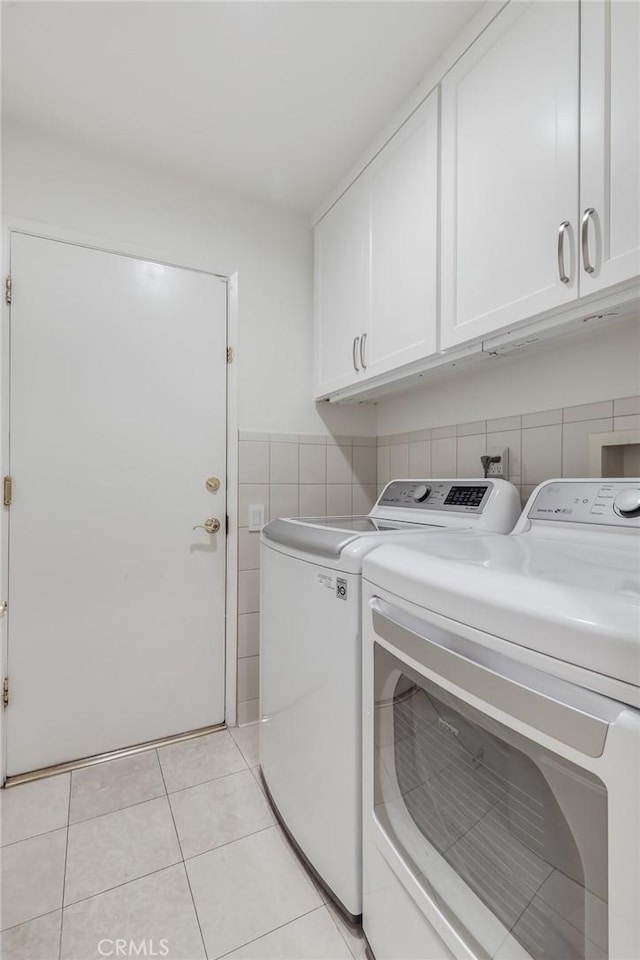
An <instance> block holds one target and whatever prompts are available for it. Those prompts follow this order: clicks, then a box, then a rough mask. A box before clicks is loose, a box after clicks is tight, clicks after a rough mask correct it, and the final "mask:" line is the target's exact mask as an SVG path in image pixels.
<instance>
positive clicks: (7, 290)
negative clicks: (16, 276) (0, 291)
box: [4, 276, 11, 303]
mask: <svg viewBox="0 0 640 960" xmlns="http://www.w3.org/2000/svg"><path fill="white" fill-rule="evenodd" d="M4 302H5V303H11V277H10V276H6V277H5V278H4Z"/></svg>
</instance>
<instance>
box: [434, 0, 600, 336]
mask: <svg viewBox="0 0 640 960" xmlns="http://www.w3.org/2000/svg"><path fill="white" fill-rule="evenodd" d="M587 6H588V4H587ZM578 151H579V4H578V2H577V0H556V2H553V3H539V2H533V3H524V2H514V3H512V4H510V5H509V6H508V7H507V8H506V9H505V10H504V11H503V12H502V13H501V14H500V15H499V16H498V17H497V18H496V19H495V20H494V21H493V22H492V23H491V25H490V26H489V27H488V28H487V29H486V30H485V32H484V33H483V34H482V35H481V36H480V37H479V38H478V39H477V40H476V42H475V43H474V44H473V45H472V47H471V48H470V49H469V50H468V51H467V52H466V53H465V55H464V56H463V57H462V58H461V59H460V60H459V61H458V63H457V64H456V65H455V66H454V67H453V69H452V70H451V71H450V72H449V73H448V74H447V76H446V77H445V79H444V80H443V82H442V212H441V215H442V251H441V252H442V300H441V304H442V313H441V343H442V347H443V348H445V349H446V348H448V347H453V346H455V345H457V344H460V343H463V342H464V341H466V340H470V339H472V338H477V337H481V336H483V335H485V334H487V333H490V332H494V331H496V330H500V329H502V328H504V327H507V326H510V325H512V324H515V323H517V322H518V321H521V320H524V319H526V318H528V317H531V316H534V315H535V314H539V313H541V312H543V311H546V310H550V309H553V308H555V307H559V306H561V305H562V304H565V303H567V302H568V301H571V300H573V299H575V298H576V297H577V293H578V284H577V275H578V265H577V264H578V257H577V239H578V233H577V229H578V224H577V222H576V219H577V210H578V163H579V155H578Z"/></svg>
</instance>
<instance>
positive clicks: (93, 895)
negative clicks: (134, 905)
mask: <svg viewBox="0 0 640 960" xmlns="http://www.w3.org/2000/svg"><path fill="white" fill-rule="evenodd" d="M182 862H183V861H182V860H174V862H173V863H165V865H164V866H163V867H158V869H157V870H150V871H149V873H143V874H141V875H140V876H139V877H132V878H131V880H125V881H124V882H123V883H116V884H115V885H114V886H113V887H106V888H105V889H104V890H98V891H97V892H96V893H90V894H89V896H88V897H80V899H79V900H74V901H73V902H72V903H67V904H65V906H64V910H68V909H69V907H75V906H77V904H79V903H86V902H87V900H95V899H96V897H101V896H102V895H103V894H105V893H111V892H112V891H113V890H119V889H120V887H127V886H129V884H130V883H137V882H138V880H146V879H147V877H153V876H155V874H156V873H162V872H163V871H164V870H171V869H172V868H173V867H179V866H180V864H181V863H182ZM49 912H51V911H49ZM41 916H46V914H41ZM33 919H34V920H37V919H38V918H37V917H34V918H33Z"/></svg>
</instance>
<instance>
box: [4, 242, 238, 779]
mask: <svg viewBox="0 0 640 960" xmlns="http://www.w3.org/2000/svg"><path fill="white" fill-rule="evenodd" d="M11 273H12V278H13V303H12V305H11V387H10V390H11V413H10V471H11V475H12V478H13V499H12V503H11V506H10V508H9V557H8V578H9V582H8V601H9V624H8V674H9V681H10V703H9V707H8V709H7V714H6V719H7V765H8V771H7V772H8V774H9V775H14V774H17V773H21V772H24V771H28V770H33V769H36V768H39V767H44V766H48V765H50V764H55V763H60V762H63V761H68V760H73V759H77V758H81V757H86V756H90V755H93V754H98V753H103V752H106V751H110V750H114V749H117V748H121V747H127V746H130V745H133V744H138V743H142V742H144V741H147V740H152V739H155V738H160V737H165V736H170V735H172V734H178V733H181V732H184V731H188V730H193V729H195V728H199V727H204V726H207V725H209V724H215V723H218V722H221V721H222V720H223V719H224V662H225V661H224V603H225V515H226V510H225V472H226V466H225V449H226V356H225V353H226V283H225V282H224V281H223V280H221V279H220V278H218V277H215V276H212V275H210V274H206V273H198V272H195V271H190V270H184V269H180V268H177V267H170V266H163V265H160V264H157V263H150V262H146V261H143V260H137V259H133V258H130V257H126V256H119V255H117V254H111V253H105V252H102V251H98V250H93V249H88V248H85V247H81V246H75V245H72V244H67V243H60V242H55V241H51V240H44V239H41V238H37V237H32V236H26V235H24V234H19V233H17V234H16V233H14V234H13V235H12V239H11ZM213 475H215V476H217V477H219V478H220V480H221V486H220V490H219V491H218V492H217V493H211V492H209V490H207V488H206V486H205V481H206V479H207V477H209V476H213ZM209 517H215V518H218V519H219V520H220V524H221V529H220V532H219V533H218V534H217V535H216V534H209V533H207V532H205V530H201V529H198V530H192V527H193V526H194V524H202V523H203V522H204V521H205V520H206V519H207V518H209Z"/></svg>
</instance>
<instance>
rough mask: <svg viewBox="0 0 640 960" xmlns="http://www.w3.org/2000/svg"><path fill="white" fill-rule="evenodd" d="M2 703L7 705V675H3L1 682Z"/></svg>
mask: <svg viewBox="0 0 640 960" xmlns="http://www.w3.org/2000/svg"><path fill="white" fill-rule="evenodd" d="M2 705H3V706H4V707H8V706H9V677H5V678H4V682H3V684H2Z"/></svg>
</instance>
